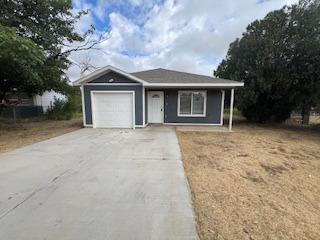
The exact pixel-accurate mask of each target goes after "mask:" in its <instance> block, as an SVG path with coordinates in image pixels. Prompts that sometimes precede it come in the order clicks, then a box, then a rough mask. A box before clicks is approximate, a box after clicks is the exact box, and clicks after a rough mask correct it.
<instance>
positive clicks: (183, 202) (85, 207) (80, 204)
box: [0, 126, 197, 240]
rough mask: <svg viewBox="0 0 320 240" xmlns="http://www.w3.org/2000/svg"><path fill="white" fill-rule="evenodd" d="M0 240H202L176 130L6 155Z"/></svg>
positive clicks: (0, 184) (76, 135) (101, 134)
mask: <svg viewBox="0 0 320 240" xmlns="http://www.w3.org/2000/svg"><path fill="white" fill-rule="evenodd" d="M0 239H19V240H40V239H41V240H44V239H46V240H51V239H52V240H57V239H59V240H62V239H68V240H69V239H70V240H71V239H75V240H81V239H86V240H88V239H90V240H99V239H103V240H105V239H139V240H140V239H197V235H196V230H195V224H194V216H193V211H192V206H191V200H190V193H189V190H188V186H187V181H186V177H185V174H184V171H183V166H182V162H181V156H180V150H179V145H178V142H177V138H176V135H175V131H174V129H173V128H170V127H156V126H153V127H148V128H146V129H136V130H108V129H81V130H78V131H75V132H72V133H69V134H66V135H63V136H60V137H56V138H53V139H50V140H47V141H43V142H40V143H37V144H33V145H31V146H27V147H24V148H21V149H18V150H15V151H12V152H9V153H5V154H0Z"/></svg>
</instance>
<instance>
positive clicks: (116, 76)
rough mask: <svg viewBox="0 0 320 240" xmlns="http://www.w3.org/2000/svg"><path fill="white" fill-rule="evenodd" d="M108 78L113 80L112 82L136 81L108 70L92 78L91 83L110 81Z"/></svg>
mask: <svg viewBox="0 0 320 240" xmlns="http://www.w3.org/2000/svg"><path fill="white" fill-rule="evenodd" d="M110 79H113V80H114V81H113V83H137V82H136V81H133V80H131V79H129V78H126V77H125V76H122V75H120V74H118V73H115V72H109V73H107V74H105V75H103V76H100V77H98V78H96V79H94V80H92V81H91V83H110V82H109V80H110Z"/></svg>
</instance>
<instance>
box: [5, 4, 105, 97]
mask: <svg viewBox="0 0 320 240" xmlns="http://www.w3.org/2000/svg"><path fill="white" fill-rule="evenodd" d="M85 14H87V11H80V12H78V13H76V14H74V13H73V12H72V1H71V0H64V1H60V0H28V1H24V0H3V1H1V3H0V24H2V25H4V26H8V27H15V28H16V31H17V34H18V35H20V36H23V37H25V38H28V39H29V40H31V41H32V42H34V43H35V44H36V45H37V46H39V47H40V48H41V49H42V50H43V52H44V53H45V56H46V57H45V62H44V64H43V65H42V68H41V72H39V74H40V75H41V79H42V80H43V84H42V86H43V88H42V89H38V90H39V92H41V91H44V90H47V89H48V90H51V89H53V90H55V91H62V92H65V90H66V89H69V85H68V84H67V80H68V79H67V77H66V76H65V74H64V71H65V70H66V69H67V68H68V67H69V65H70V62H69V61H68V56H69V54H70V53H71V52H72V51H83V50H88V49H91V48H94V47H95V46H96V45H97V44H98V43H99V42H100V41H101V38H99V37H98V38H95V37H94V27H93V26H91V28H89V29H88V31H87V32H85V33H84V34H79V33H78V32H77V31H76V30H75V24H76V23H77V21H78V20H79V19H80V18H81V17H82V16H83V15H85ZM80 42H82V43H81V44H80ZM75 43H77V46H76V47H74V45H75Z"/></svg>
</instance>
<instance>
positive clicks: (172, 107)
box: [164, 89, 222, 124]
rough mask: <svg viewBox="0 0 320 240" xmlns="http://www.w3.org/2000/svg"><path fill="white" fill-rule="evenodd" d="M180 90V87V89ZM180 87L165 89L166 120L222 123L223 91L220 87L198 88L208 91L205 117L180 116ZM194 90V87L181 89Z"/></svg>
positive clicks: (173, 121) (169, 121)
mask: <svg viewBox="0 0 320 240" xmlns="http://www.w3.org/2000/svg"><path fill="white" fill-rule="evenodd" d="M179 90H180V89H179ZM179 90H178V89H166V90H164V122H165V123H196V124H221V108H222V101H221V100H222V92H221V90H220V89H197V90H198V91H200V90H206V91H207V106H206V116H205V117H178V91H179ZM181 90H192V89H181Z"/></svg>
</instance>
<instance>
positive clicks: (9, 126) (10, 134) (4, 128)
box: [0, 116, 82, 153]
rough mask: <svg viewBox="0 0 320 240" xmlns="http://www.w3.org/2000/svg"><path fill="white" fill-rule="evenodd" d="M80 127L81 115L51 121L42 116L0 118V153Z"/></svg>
mask: <svg viewBox="0 0 320 240" xmlns="http://www.w3.org/2000/svg"><path fill="white" fill-rule="evenodd" d="M80 128H82V117H80V116H77V117H75V118H73V119H71V120H62V121H53V120H46V119H44V118H32V119H19V120H17V122H16V124H14V123H13V121H12V120H11V119H0V153H3V152H7V151H11V150H14V149H16V148H19V147H23V146H26V145H30V144H33V143H36V142H40V141H43V140H46V139H49V138H52V137H56V136H59V135H62V134H65V133H68V132H71V131H74V130H77V129H80Z"/></svg>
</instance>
